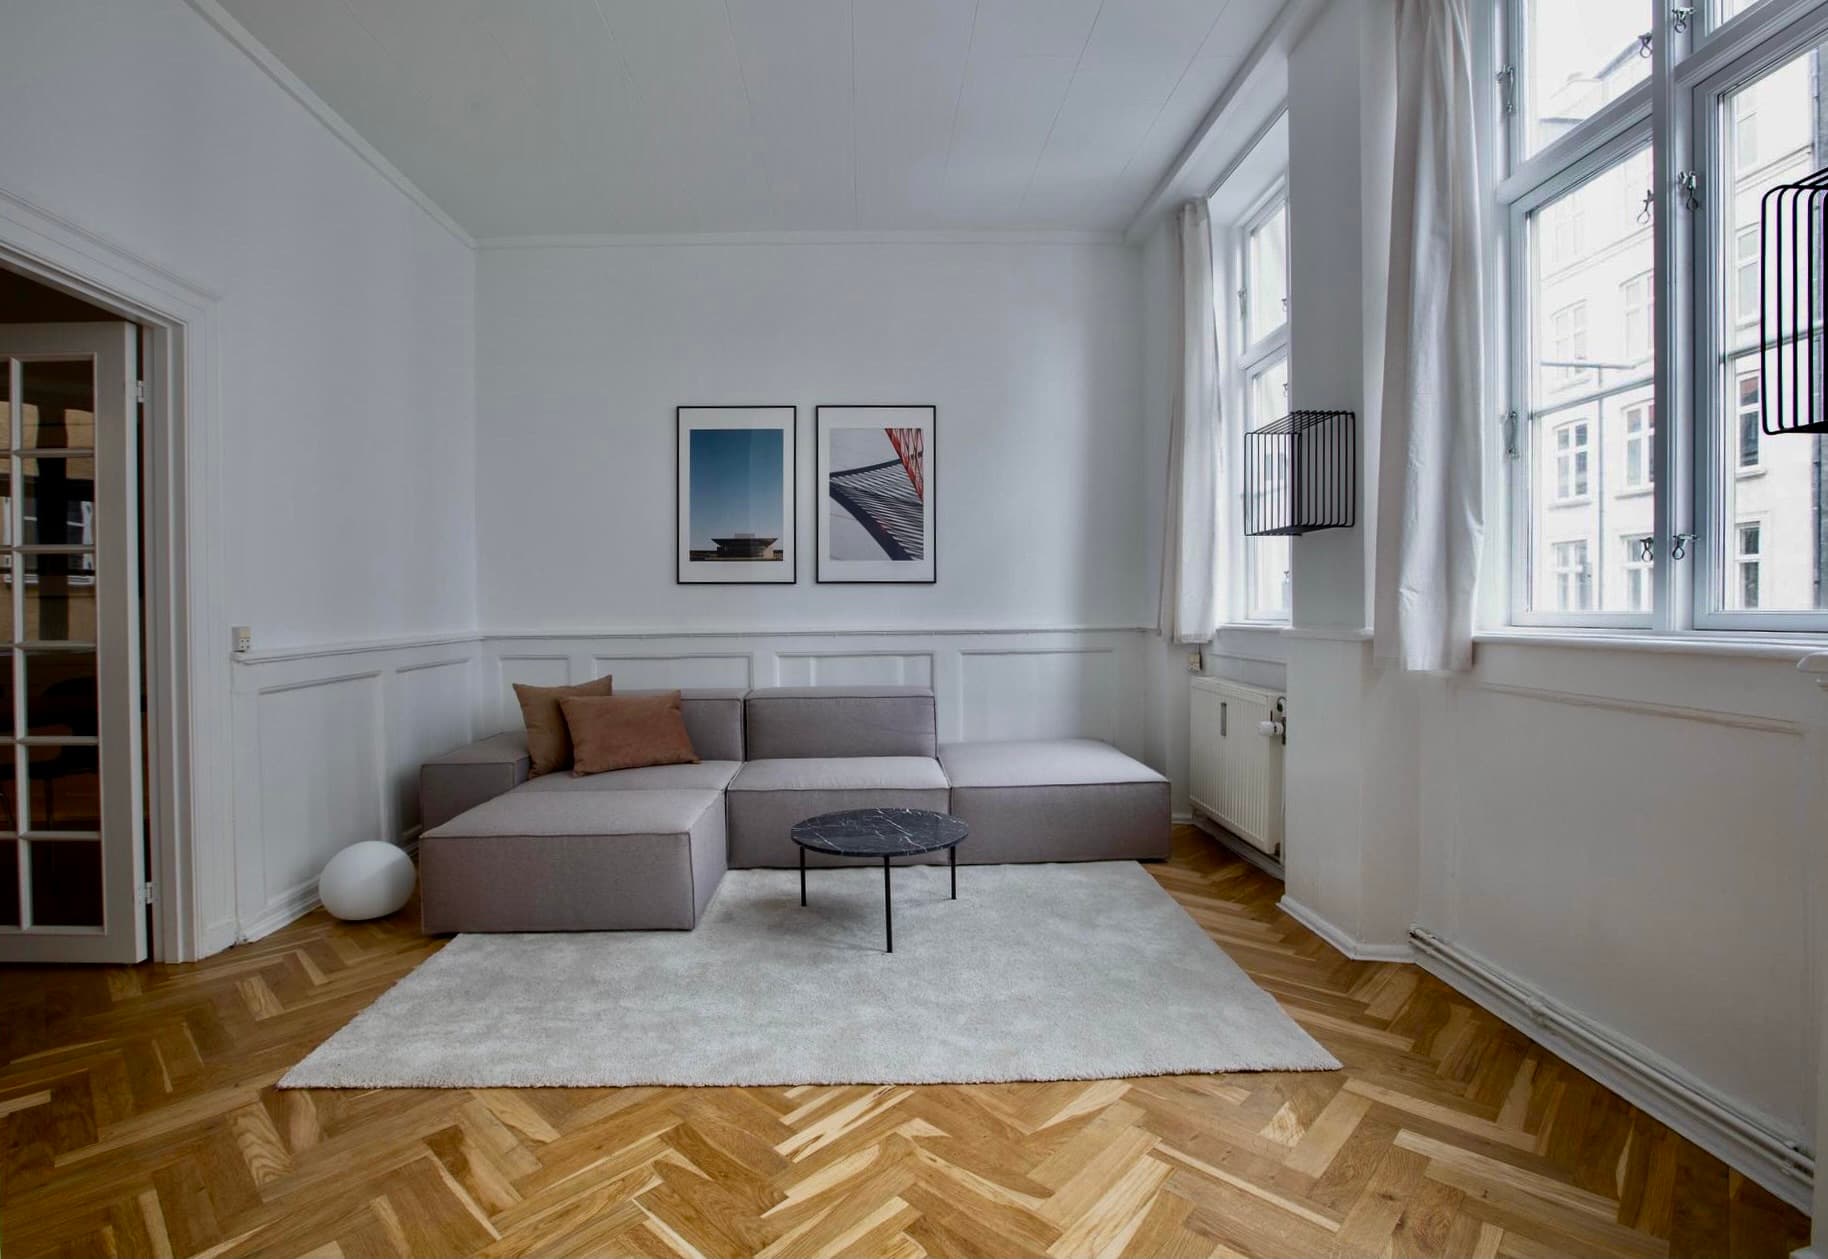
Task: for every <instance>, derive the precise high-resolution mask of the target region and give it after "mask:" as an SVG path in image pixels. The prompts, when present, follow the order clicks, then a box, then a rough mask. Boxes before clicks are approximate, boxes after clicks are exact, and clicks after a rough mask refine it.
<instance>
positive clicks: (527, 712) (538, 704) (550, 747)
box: [514, 678, 615, 778]
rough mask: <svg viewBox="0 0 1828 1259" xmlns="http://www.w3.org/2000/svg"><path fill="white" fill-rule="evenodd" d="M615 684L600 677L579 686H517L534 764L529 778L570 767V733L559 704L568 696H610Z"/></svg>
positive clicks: (528, 772)
mask: <svg viewBox="0 0 1828 1259" xmlns="http://www.w3.org/2000/svg"><path fill="white" fill-rule="evenodd" d="M614 681H615V679H613V678H597V679H596V680H595V681H591V682H580V683H579V684H578V685H576V686H526V685H524V684H522V683H520V682H516V683H515V684H514V698H515V699H518V700H519V701H520V715H521V720H522V721H525V722H526V723H527V755H528V757H529V758H530V759H531V760H532V762H533V764H532V766H531V767H530V768H529V769H528V770H527V774H528V776H529V777H532V778H538V777H539V776H540V775H541V774H550V773H551V772H552V771H553V770H555V769H567V768H569V767H570V765H571V732H570V731H569V730H567V729H566V728H565V714H564V713H563V712H561V711H560V709H559V701H560V700H561V699H563V698H565V697H566V696H567V695H608V694H611V693H612V691H611V687H612V684H613V682H614Z"/></svg>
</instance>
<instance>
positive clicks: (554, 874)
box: [419, 780, 725, 934]
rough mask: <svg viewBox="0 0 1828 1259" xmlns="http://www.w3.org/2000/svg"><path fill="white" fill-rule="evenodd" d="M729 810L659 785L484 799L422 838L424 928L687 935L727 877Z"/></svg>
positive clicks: (714, 797) (702, 795) (705, 797)
mask: <svg viewBox="0 0 1828 1259" xmlns="http://www.w3.org/2000/svg"><path fill="white" fill-rule="evenodd" d="M535 781H536V782H537V781H538V780H535ZM723 803H724V798H723V794H722V793H721V792H718V791H706V790H682V789H671V790H667V789H661V790H627V791H615V790H609V791H558V790H549V791H513V792H510V793H508V794H507V795H504V796H500V797H497V798H496V799H494V800H490V801H488V802H486V803H484V804H480V805H478V806H476V807H475V808H473V809H470V810H468V811H467V812H465V813H463V814H462V815H461V816H459V817H456V818H453V819H451V820H450V821H448V822H446V823H444V824H443V825H441V826H438V827H435V828H433V829H432V830H430V831H427V832H425V833H424V834H423V835H421V836H420V839H419V879H420V888H421V903H422V905H423V911H424V926H425V930H426V932H427V933H428V934H436V933H440V932H451V931H644V930H657V929H663V928H678V929H681V930H690V929H691V928H692V927H694V926H696V925H697V924H698V919H699V916H700V915H701V914H702V913H703V912H704V910H705V906H707V905H709V904H710V903H711V896H712V894H713V893H715V892H716V891H717V884H718V881H719V880H720V879H722V878H723V873H724V868H725V831H724V807H723Z"/></svg>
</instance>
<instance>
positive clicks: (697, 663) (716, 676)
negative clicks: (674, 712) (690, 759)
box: [590, 651, 755, 691]
mask: <svg viewBox="0 0 1828 1259" xmlns="http://www.w3.org/2000/svg"><path fill="white" fill-rule="evenodd" d="M605 673H608V674H611V675H613V676H614V677H615V679H616V688H617V689H618V690H624V691H646V690H674V689H683V688H686V687H699V688H720V687H722V688H730V689H735V690H741V691H746V690H748V689H750V688H751V687H752V686H754V685H755V681H754V679H755V660H754V658H753V657H751V656H749V655H747V654H740V655H735V654H731V653H728V652H721V651H719V652H682V653H668V654H664V655H651V656H650V655H644V654H635V653H632V652H630V653H618V654H616V655H612V656H592V657H591V658H590V675H591V676H592V677H599V678H600V677H602V676H603V675H604V674H605Z"/></svg>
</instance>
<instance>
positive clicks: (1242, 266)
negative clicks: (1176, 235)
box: [1232, 176, 1293, 625]
mask: <svg viewBox="0 0 1828 1259" xmlns="http://www.w3.org/2000/svg"><path fill="white" fill-rule="evenodd" d="M1287 207H1288V179H1287V177H1286V176H1284V177H1282V178H1278V179H1277V180H1276V181H1275V182H1274V183H1272V184H1271V185H1270V187H1269V188H1268V189H1267V190H1266V191H1265V192H1264V193H1263V195H1262V196H1261V197H1259V198H1258V200H1257V201H1256V203H1255V204H1254V205H1253V207H1252V209H1251V210H1250V212H1249V213H1248V214H1246V215H1245V216H1244V218H1243V219H1242V220H1241V221H1240V222H1239V223H1238V226H1237V229H1236V246H1235V253H1236V256H1235V257H1234V258H1233V259H1232V263H1233V265H1234V266H1235V267H1236V268H1237V276H1238V293H1239V300H1238V335H1237V339H1238V341H1239V342H1240V344H1239V346H1238V349H1237V355H1238V357H1237V379H1238V381H1239V383H1240V385H1241V390H1240V393H1239V396H1240V398H1241V400H1242V403H1243V408H1242V412H1241V416H1242V421H1241V424H1240V431H1242V432H1250V431H1251V430H1252V429H1254V428H1256V427H1258V426H1259V425H1260V424H1261V423H1264V422H1266V421H1265V419H1264V418H1263V417H1259V416H1257V415H1256V414H1255V410H1256V404H1255V395H1256V390H1255V384H1256V381H1257V379H1258V377H1260V376H1262V375H1263V373H1265V372H1267V371H1269V370H1271V369H1272V368H1274V367H1275V366H1276V364H1277V363H1278V362H1279V361H1289V358H1290V355H1289V326H1290V323H1291V319H1290V307H1289V305H1288V303H1289V298H1288V296H1286V295H1287V294H1288V293H1289V291H1290V281H1291V280H1292V279H1293V276H1292V274H1291V267H1290V255H1291V254H1292V252H1293V251H1292V250H1291V249H1290V248H1289V245H1290V240H1289V237H1288V236H1287V235H1286V234H1285V235H1284V237H1283V250H1282V262H1283V271H1284V275H1283V293H1284V294H1285V296H1284V298H1283V310H1282V322H1281V323H1280V324H1278V325H1276V326H1275V327H1274V328H1271V329H1270V330H1269V331H1268V332H1267V333H1265V334H1264V335H1263V336H1262V337H1259V338H1258V339H1257V340H1256V341H1255V342H1252V343H1249V344H1243V340H1244V338H1245V337H1247V336H1248V335H1249V330H1250V312H1251V302H1252V296H1253V295H1252V293H1251V267H1250V241H1251V237H1252V236H1253V235H1254V234H1255V233H1256V232H1257V231H1258V229H1260V228H1262V227H1263V225H1264V224H1266V223H1268V222H1269V221H1270V220H1271V219H1273V218H1274V217H1275V216H1276V215H1277V214H1278V213H1282V212H1285V211H1286V209H1287ZM1291 366H1292V363H1291ZM1287 401H1288V400H1287V399H1286V398H1284V399H1283V403H1284V406H1283V414H1287V410H1288V408H1287V405H1286V404H1287ZM1279 418H1281V417H1280V416H1271V417H1268V419H1279ZM1243 493H1244V487H1243V486H1242V485H1240V486H1239V487H1238V500H1239V502H1240V503H1243V501H1244V500H1243ZM1256 541H1258V539H1255V538H1243V539H1242V542H1243V545H1242V547H1241V548H1240V558H1241V561H1242V562H1241V565H1240V567H1241V569H1242V572H1243V580H1242V582H1241V583H1240V585H1239V587H1238V590H1239V595H1240V599H1239V603H1238V608H1239V610H1240V612H1241V620H1240V623H1242V624H1251V625H1286V624H1288V622H1289V619H1290V616H1291V613H1292V609H1291V608H1290V607H1288V606H1287V604H1288V603H1289V602H1290V601H1289V600H1282V601H1281V602H1282V603H1283V604H1284V606H1283V607H1282V608H1281V609H1279V610H1277V611H1269V612H1266V611H1263V610H1262V609H1263V607H1264V606H1265V603H1266V601H1265V600H1262V599H1260V598H1259V597H1258V583H1259V579H1260V574H1259V573H1258V572H1257V558H1256V556H1257V548H1256V547H1255V546H1253V545H1252V543H1254V542H1256ZM1292 562H1293V561H1292V559H1291V564H1292Z"/></svg>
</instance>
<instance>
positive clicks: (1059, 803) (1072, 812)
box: [939, 739, 1173, 863]
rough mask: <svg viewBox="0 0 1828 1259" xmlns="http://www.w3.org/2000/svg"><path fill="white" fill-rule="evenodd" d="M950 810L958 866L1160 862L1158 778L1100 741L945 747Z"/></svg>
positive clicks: (1165, 821) (1163, 818)
mask: <svg viewBox="0 0 1828 1259" xmlns="http://www.w3.org/2000/svg"><path fill="white" fill-rule="evenodd" d="M939 761H940V764H941V766H943V767H944V769H945V771H946V778H947V780H948V782H950V784H951V801H952V808H951V811H952V813H953V814H954V815H955V816H957V817H960V818H963V819H964V820H965V822H966V824H967V825H969V826H970V827H971V838H970V839H969V840H967V841H966V842H965V843H964V844H963V845H962V846H961V847H960V848H959V859H960V860H961V861H974V862H979V863H1002V862H1022V861H1120V860H1145V861H1147V860H1158V859H1159V860H1165V859H1166V858H1167V857H1168V854H1169V848H1170V844H1171V835H1172V829H1173V828H1172V824H1171V822H1170V817H1171V809H1172V806H1171V803H1170V800H1169V791H1168V780H1167V779H1166V778H1164V777H1162V776H1161V775H1160V774H1158V773H1156V772H1155V771H1154V770H1152V769H1150V768H1149V767H1148V766H1146V765H1144V764H1142V763H1141V762H1140V761H1137V760H1135V759H1134V758H1132V757H1129V756H1126V755H1125V754H1124V753H1122V752H1120V751H1118V750H1117V749H1116V748H1114V747H1112V746H1111V745H1110V744H1108V743H1100V742H1099V741H1097V740H1095V739H1046V740H1033V741H1020V742H1001V743H947V744H942V745H941V746H940V749H939Z"/></svg>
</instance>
